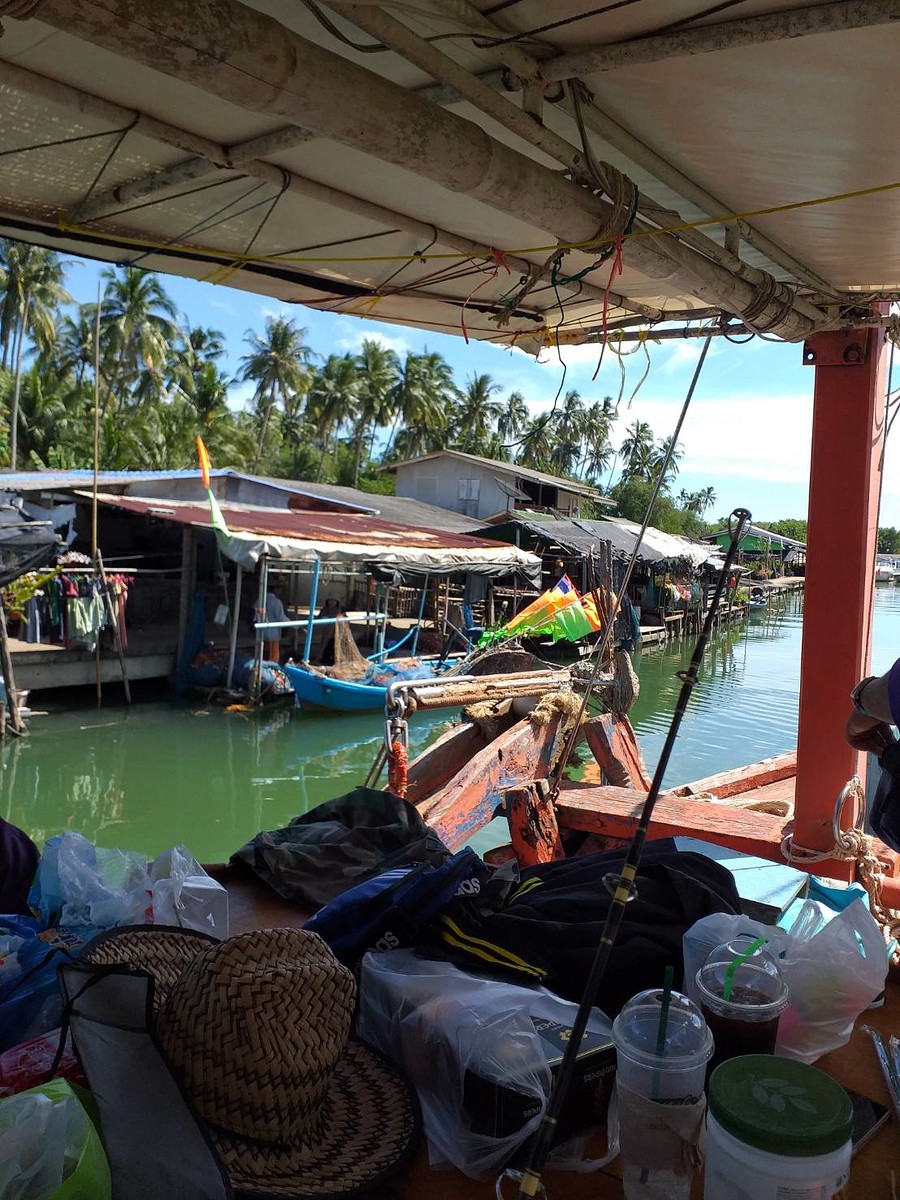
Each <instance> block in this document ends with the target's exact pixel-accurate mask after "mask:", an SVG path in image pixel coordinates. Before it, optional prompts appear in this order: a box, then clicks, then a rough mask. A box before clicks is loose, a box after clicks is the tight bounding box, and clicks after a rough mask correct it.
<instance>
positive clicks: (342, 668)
mask: <svg viewBox="0 0 900 1200" xmlns="http://www.w3.org/2000/svg"><path fill="white" fill-rule="evenodd" d="M368 669H369V663H368V661H367V660H366V659H365V658H363V656H362V655H361V654H360V652H359V648H358V647H357V645H356V642H355V641H354V640H353V634H352V632H351V631H350V625H349V623H348V621H347V618H346V617H338V619H337V620H336V621H335V623H334V666H333V667H326V668H325V674H326V675H329V676H330V677H331V678H332V679H343V680H344V681H345V682H348V683H349V682H352V681H354V680H358V679H363V678H364V677H365V674H366V672H367V671H368Z"/></svg>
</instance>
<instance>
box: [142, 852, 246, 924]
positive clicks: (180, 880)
mask: <svg viewBox="0 0 900 1200" xmlns="http://www.w3.org/2000/svg"><path fill="white" fill-rule="evenodd" d="M150 879H151V883H152V889H153V923H154V925H178V926H180V927H181V928H182V929H199V930H200V931H201V932H202V933H210V934H212V935H213V937H218V938H226V937H228V892H227V891H226V890H225V888H223V887H222V885H221V884H220V883H216V881H215V880H214V879H213V878H212V877H211V876H210V875H208V874H207V873H206V871H204V870H203V868H202V867H201V866H200V864H199V863H198V862H197V860H196V859H195V858H194V856H193V855H192V854H190V853H188V851H187V850H185V848H184V846H175V847H174V848H173V849H172V850H164V851H163V853H162V854H158V855H157V856H156V858H155V859H154V860H153V862H152V863H151V865H150Z"/></svg>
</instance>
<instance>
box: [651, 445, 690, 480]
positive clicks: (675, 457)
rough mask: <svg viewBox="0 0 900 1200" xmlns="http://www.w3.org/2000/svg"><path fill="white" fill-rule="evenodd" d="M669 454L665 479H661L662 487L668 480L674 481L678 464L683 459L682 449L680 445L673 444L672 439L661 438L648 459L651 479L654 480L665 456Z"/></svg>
mask: <svg viewBox="0 0 900 1200" xmlns="http://www.w3.org/2000/svg"><path fill="white" fill-rule="evenodd" d="M670 452H671V453H670ZM669 454H670V458H669V465H668V466H667V467H666V473H665V477H664V478H663V487H665V486H666V484H667V483H668V482H669V480H670V479H674V478H675V476H676V475H677V474H678V463H679V461H680V460H681V459H682V458H684V450H683V449H682V446H681V443H680V442H675V441H674V439H673V438H672V437H667V438H662V439H661V440H660V441H659V442H658V443H657V444H656V445H655V446H654V448H653V450H652V452H651V457H650V467H651V472H652V475H653V478H654V479H655V478H656V476H657V475H658V474H659V472H660V471H661V470H662V468H663V464H664V463H665V461H666V455H669Z"/></svg>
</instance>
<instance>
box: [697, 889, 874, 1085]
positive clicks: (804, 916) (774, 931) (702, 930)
mask: <svg viewBox="0 0 900 1200" xmlns="http://www.w3.org/2000/svg"><path fill="white" fill-rule="evenodd" d="M740 934H749V935H750V936H752V937H764V938H765V939H766V947H765V948H766V950H767V951H768V952H769V953H770V954H771V955H772V956H773V957H774V958H775V959H776V961H777V963H778V967H779V970H780V971H781V974H782V977H783V978H784V980H785V982H786V983H787V985H788V988H789V990H790V996H791V998H790V1002H789V1004H788V1006H787V1008H786V1009H785V1010H784V1012H783V1013H782V1014H781V1019H780V1021H779V1023H778V1042H777V1046H776V1054H781V1055H784V1057H786V1058H796V1059H799V1060H800V1061H801V1062H805V1063H814V1062H815V1061H816V1059H818V1058H820V1057H821V1056H822V1055H823V1054H827V1053H828V1051H829V1050H836V1049H837V1048H838V1047H839V1046H843V1045H845V1044H846V1043H847V1042H848V1041H849V1040H850V1035H851V1033H852V1032H853V1024H854V1022H855V1021H856V1019H857V1017H858V1016H859V1015H860V1013H862V1012H864V1011H865V1009H866V1008H868V1006H869V1005H870V1004H871V1003H872V1001H873V1000H874V999H875V997H876V996H877V995H878V994H879V992H881V991H882V990H883V988H884V981H885V978H886V977H887V969H888V959H887V946H886V945H885V941H884V938H883V936H882V934H881V930H880V929H879V928H878V925H877V923H876V921H875V919H874V917H873V916H872V914H871V913H870V912H869V910H868V909H867V908H866V905H865V903H864V901H863V900H862V899H857V900H854V901H853V902H852V903H851V904H848V905H847V907H846V908H844V909H843V910H842V911H841V912H836V913H835V914H834V915H833V916H831V917H830V919H828V920H825V919H824V918H823V915H822V911H821V908H820V906H819V905H818V904H817V903H816V902H815V901H811V900H808V901H806V903H804V905H803V907H802V908H801V909H800V912H799V913H798V915H797V919H796V920H795V921H794V924H793V925H792V926H791V929H790V931H788V932H785V930H783V929H779V928H778V927H777V926H772V925H761V924H760V923H759V922H758V921H751V920H750V919H749V918H747V917H743V916H740V915H737V916H728V915H727V914H725V913H714V914H712V915H711V916H708V917H703V918H702V919H701V920H699V921H697V922H696V923H695V924H694V925H692V926H691V928H690V929H689V930H687V932H686V933H685V935H684V938H683V950H684V986H685V991H686V992H687V994H688V995H689V996H691V998H692V999H696V998H697V997H696V985H695V982H694V978H695V976H696V973H697V971H698V970H699V969H700V967H701V966H702V965H703V963H704V962H705V961H706V956H707V955H708V954H709V953H710V951H711V950H713V949H715V947H716V946H718V945H721V944H722V943H723V942H727V941H731V939H732V938H735V937H737V936H738V935H740Z"/></svg>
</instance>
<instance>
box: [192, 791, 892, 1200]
mask: <svg viewBox="0 0 900 1200" xmlns="http://www.w3.org/2000/svg"><path fill="white" fill-rule="evenodd" d="M773 786H774V785H773ZM208 869H209V871H210V873H211V874H213V875H214V876H215V877H216V878H217V879H219V880H220V881H221V882H222V883H223V884H224V885H225V886H226V887H227V888H228V893H229V902H230V905H231V913H230V918H231V932H232V933H233V934H238V933H246V932H249V931H251V930H253V929H262V928H267V927H282V928H284V927H289V928H299V927H300V926H302V925H303V923H304V921H305V920H306V916H307V914H306V912H305V911H304V910H303V909H302V908H299V907H298V906H297V905H294V904H291V903H289V902H288V901H286V900H282V899H281V898H280V897H279V896H277V895H276V894H275V893H274V892H272V891H270V890H269V889H268V888H266V887H264V886H263V885H262V884H261V883H259V882H258V881H257V880H256V878H255V877H254V876H252V875H251V874H250V872H249V871H247V870H246V869H245V868H242V867H230V866H229V867H210V868H208ZM862 1024H869V1025H872V1026H873V1027H874V1028H876V1029H879V1030H880V1031H881V1032H882V1033H883V1034H885V1036H887V1035H888V1034H890V1033H896V1032H897V1031H898V1030H900V982H896V981H891V982H889V984H888V988H887V999H886V1003H885V1005H884V1007H883V1008H880V1009H875V1010H873V1011H871V1012H867V1013H864V1014H863V1016H862V1017H861V1018H860V1020H859V1021H858V1022H857V1028H856V1029H855V1030H854V1033H853V1036H852V1038H851V1039H850V1041H849V1042H848V1044H847V1045H846V1046H843V1047H841V1049H840V1050H835V1051H834V1052H833V1053H831V1054H828V1055H826V1056H825V1057H824V1058H822V1059H820V1060H819V1062H818V1063H817V1064H816V1065H817V1066H818V1067H820V1068H821V1069H822V1070H824V1071H827V1072H828V1073H829V1075H832V1076H833V1077H834V1078H835V1079H837V1080H838V1081H839V1082H840V1083H842V1084H844V1086H845V1087H850V1088H853V1089H854V1090H855V1091H858V1092H861V1093H862V1094H863V1095H866V1096H869V1097H871V1098H872V1099H873V1100H877V1101H880V1102H881V1103H882V1104H887V1103H889V1097H888V1094H887V1089H886V1087H885V1085H884V1082H883V1080H882V1078H881V1074H880V1072H879V1069H878V1065H877V1062H876V1059H875V1055H874V1052H873V1049H872V1043H871V1040H870V1039H869V1038H868V1036H867V1035H866V1034H865V1033H863V1032H862V1031H861V1030H860V1029H859V1026H860V1025H862ZM599 1149H600V1148H598V1152H599ZM892 1171H896V1172H897V1176H898V1187H900V1126H898V1123H897V1122H896V1121H892V1122H891V1123H890V1124H889V1125H887V1126H885V1127H884V1128H883V1129H881V1130H880V1131H879V1133H877V1134H876V1135H875V1137H874V1138H873V1139H872V1141H871V1142H869V1144H868V1145H867V1146H865V1147H864V1148H863V1149H862V1150H861V1151H860V1153H859V1155H858V1156H857V1157H856V1158H855V1159H854V1160H853V1169H852V1171H851V1176H850V1186H849V1188H848V1189H847V1192H846V1200H893V1195H894V1193H893V1192H892V1188H891V1174H892ZM545 1185H546V1188H547V1194H548V1197H549V1198H550V1200H561V1198H563V1197H564V1198H565V1200H621V1197H622V1183H621V1168H620V1165H619V1163H618V1161H616V1162H614V1163H612V1164H611V1166H610V1167H608V1168H606V1169H605V1170H603V1171H600V1172H597V1173H595V1174H590V1175H579V1174H576V1173H575V1172H569V1171H565V1172H562V1171H548V1172H547V1173H546V1175H545ZM390 1194H391V1196H393V1197H394V1198H395V1200H426V1198H427V1200H494V1196H495V1192H494V1180H492V1179H491V1180H485V1181H484V1182H476V1181H474V1180H471V1179H467V1178H466V1177H465V1176H464V1175H462V1174H460V1172H458V1171H455V1170H452V1169H444V1170H432V1169H431V1168H430V1167H429V1165H428V1152H427V1149H426V1147H425V1145H424V1143H423V1145H422V1146H421V1147H420V1149H419V1151H418V1153H417V1154H416V1156H415V1158H414V1159H413V1160H412V1162H411V1163H410V1164H409V1166H408V1167H407V1168H406V1170H405V1171H404V1172H403V1173H402V1175H400V1177H399V1178H398V1179H396V1180H395V1181H392V1183H391V1186H390ZM702 1194H703V1188H702V1181H701V1179H699V1178H698V1179H696V1180H695V1185H694V1189H693V1192H692V1200H701V1197H702ZM513 1195H514V1193H513V1191H512V1189H511V1188H510V1189H509V1190H508V1192H507V1196H508V1197H512V1196H513Z"/></svg>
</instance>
